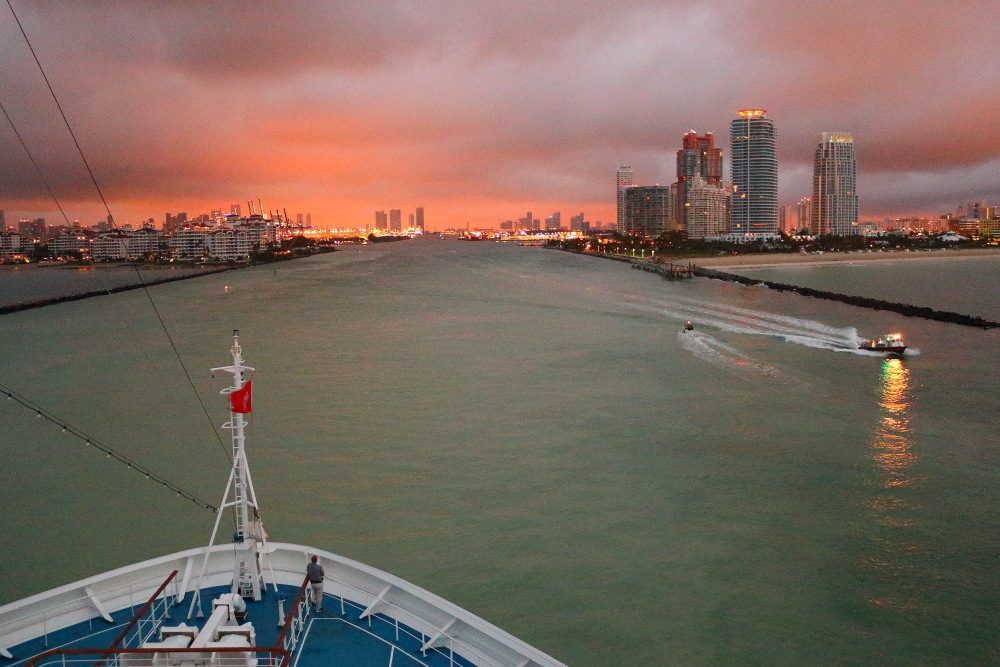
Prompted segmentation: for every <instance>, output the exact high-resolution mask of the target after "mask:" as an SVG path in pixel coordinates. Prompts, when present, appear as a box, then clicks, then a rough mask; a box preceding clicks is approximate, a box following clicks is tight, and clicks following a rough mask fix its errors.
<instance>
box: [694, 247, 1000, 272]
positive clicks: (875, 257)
mask: <svg viewBox="0 0 1000 667" xmlns="http://www.w3.org/2000/svg"><path fill="white" fill-rule="evenodd" d="M971 257H993V258H997V259H1000V248H997V249H993V248H968V249H964V250H917V251H905V250H893V251H888V252H870V253H869V252H837V253H828V254H823V255H799V254H793V253H774V254H759V255H732V256H722V257H697V258H691V259H677V260H675V261H677V262H691V263H692V264H696V265H698V266H704V267H706V268H713V269H744V270H746V269H773V268H784V267H788V268H791V267H796V266H798V267H803V268H806V267H812V266H827V265H830V264H839V263H843V262H847V263H849V264H855V263H860V262H895V261H905V262H909V261H915V260H931V259H968V258H971Z"/></svg>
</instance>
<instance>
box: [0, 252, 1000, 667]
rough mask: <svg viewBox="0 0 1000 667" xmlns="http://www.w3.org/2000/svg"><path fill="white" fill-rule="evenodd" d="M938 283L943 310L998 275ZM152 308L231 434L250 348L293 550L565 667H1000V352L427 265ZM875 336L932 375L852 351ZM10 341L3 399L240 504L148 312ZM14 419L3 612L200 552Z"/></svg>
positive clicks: (535, 268) (4, 447)
mask: <svg viewBox="0 0 1000 667" xmlns="http://www.w3.org/2000/svg"><path fill="white" fill-rule="evenodd" d="M944 264H948V266H947V267H940V266H938V265H935V267H934V271H936V272H937V273H936V276H937V278H936V279H937V280H941V281H944V282H943V283H942V284H944V285H947V286H948V288H949V289H950V288H952V287H955V286H962V288H963V289H968V287H969V285H970V284H982V285H985V284H988V281H990V280H992V281H994V282H995V279H996V278H1000V268H998V267H1000V263H995V264H989V265H984V264H976V265H975V268H974V269H970V268H969V266H970V265H969V264H968V263H964V264H963V263H960V262H958V263H948V262H944ZM990 271H992V273H989V272H990ZM984 272H985V274H984ZM773 276H774V277H776V278H777V279H787V280H788V282H792V280H791V279H790V277H789V275H788V274H787V273H785V274H782V273H780V272H775V273H774V274H773ZM984 276H985V277H984ZM227 286H228V289H227ZM817 286H820V287H823V286H824V285H817ZM825 286H826V287H827V288H832V285H825ZM153 295H154V298H155V299H156V302H157V305H158V307H159V309H160V311H161V313H162V315H163V318H164V320H165V321H166V323H167V325H168V327H169V328H170V331H171V333H172V335H173V336H174V340H175V343H176V345H177V347H178V349H179V351H180V353H181V356H182V357H183V358H184V360H185V363H186V364H187V365H188V367H189V369H190V370H191V373H192V377H193V379H194V381H195V384H196V386H197V387H198V390H199V392H200V393H201V395H202V396H203V397H205V400H206V402H207V404H208V406H209V410H210V412H211V414H212V417H213V420H214V421H215V422H216V423H221V422H222V421H223V420H224V419H225V417H226V413H225V402H224V401H223V400H222V398H221V397H219V396H218V395H217V393H216V392H217V391H218V390H219V389H221V388H222V387H223V386H224V380H223V379H222V378H219V379H216V380H213V379H212V378H211V377H210V376H209V374H208V372H207V369H208V368H209V367H211V366H218V365H222V364H224V363H226V362H227V358H228V357H227V355H228V345H229V336H230V334H231V329H233V328H238V329H240V333H241V339H242V342H243V344H244V347H245V352H246V356H247V359H248V362H249V363H250V365H252V366H254V367H255V368H256V369H257V375H256V381H255V384H254V389H255V396H254V408H255V411H254V413H253V415H252V428H251V431H250V445H249V447H250V456H251V461H252V464H253V467H254V471H255V483H256V488H257V493H258V496H259V497H260V500H261V503H262V505H263V510H264V511H263V516H264V520H265V524H266V526H267V528H268V531H269V533H270V535H271V538H272V539H275V540H281V541H289V542H299V543H305V544H311V545H315V546H317V547H321V548H325V549H329V550H331V551H334V552H337V553H341V554H343V555H345V556H348V557H351V558H355V559H358V560H360V561H363V562H366V563H369V564H371V565H374V566H376V567H379V568H382V569H384V570H387V571H389V572H392V573H393V574H396V575H399V576H401V577H403V578H406V579H408V580H410V581H413V582H414V583H416V584H419V585H421V586H423V587H425V588H427V589H429V590H431V591H432V592H434V593H437V594H439V595H442V596H443V597H445V598H447V599H449V600H451V601H453V602H455V603H457V604H459V605H461V606H463V607H465V608H467V609H469V610H470V611H472V612H474V613H476V614H478V615H480V616H482V617H484V618H485V619H487V620H488V621H490V622H492V623H494V624H496V625H498V626H500V627H501V628H503V629H505V630H508V631H509V632H512V633H513V634H515V635H516V636H518V637H520V638H522V639H524V640H525V641H527V642H529V643H531V644H533V645H535V646H537V647H538V648H540V649H542V650H543V651H546V652H547V653H549V654H551V655H552V656H554V657H555V658H557V659H559V660H561V661H563V662H565V663H566V664H568V665H571V666H572V667H588V666H594V667H597V666H599V665H617V664H636V665H639V664H643V665H661V664H662V665H728V664H762V665H829V664H843V665H872V664H879V665H904V664H905V665H914V664H917V665H921V664H927V665H939V664H943V663H955V664H988V663H995V662H996V661H997V660H998V658H1000V656H998V650H997V647H996V641H995V639H996V637H997V636H1000V621H998V619H997V615H996V613H995V612H996V606H997V593H996V586H995V581H996V567H997V564H998V559H997V539H996V535H997V533H998V528H1000V526H998V523H1000V521H998V519H997V508H998V507H1000V490H998V489H1000V484H998V482H1000V479H998V478H1000V473H998V465H997V464H998V459H1000V457H998V454H997V452H996V446H997V438H996V437H995V435H994V434H995V425H996V423H997V419H998V417H1000V414H998V412H1000V410H998V401H997V396H998V395H1000V386H998V384H1000V382H998V379H997V373H996V372H995V368H996V364H997V361H998V352H997V336H998V333H997V332H994V331H990V332H983V331H978V330H972V329H964V328H961V327H956V326H953V325H945V324H941V323H935V322H927V321H921V320H909V319H906V318H903V317H900V316H898V315H893V314H890V313H877V312H874V311H866V310H860V309H855V308H852V307H850V306H847V305H844V304H837V303H827V302H822V301H818V300H811V299H805V298H802V297H799V296H797V295H794V294H781V293H774V292H771V291H769V290H764V289H759V288H747V287H741V286H736V285H732V284H727V283H720V282H716V281H706V280H700V279H698V280H692V281H687V282H678V283H670V282H667V281H664V280H661V279H659V278H658V277H656V276H653V275H652V274H648V273H644V272H639V271H633V270H630V269H629V268H628V267H627V266H625V265H623V264H620V263H617V262H610V261H603V260H599V259H592V258H586V257H581V256H577V255H572V254H567V253H560V252H556V251H547V250H543V249H540V248H518V247H514V246H510V245H505V244H496V243H461V242H457V241H438V240H431V239H429V240H423V241H413V242H406V243H397V244H387V245H384V246H377V247H366V248H363V249H360V250H359V249H357V248H355V249H353V250H349V251H344V252H338V253H335V254H333V255H327V256H322V257H317V258H312V259H306V260H299V261H296V262H291V263H288V264H283V265H281V266H279V267H278V268H277V269H274V268H273V267H263V268H259V269H252V270H247V271H238V272H232V273H229V274H225V275H222V276H212V277H207V278H200V279H197V280H191V281H184V282H179V283H174V284H170V285H164V286H159V287H156V288H154V289H153ZM983 314H984V315H985V314H988V313H983ZM686 319H692V320H693V321H694V322H695V325H696V331H695V332H694V334H693V335H688V334H679V329H680V328H681V324H682V323H683V321H684V320H686ZM853 328H856V329H857V330H858V331H860V332H861V333H862V334H864V335H875V334H879V333H884V332H886V331H889V330H902V331H903V332H904V333H906V337H907V340H908V342H909V343H910V344H911V345H912V346H915V347H916V348H919V351H920V353H919V354H917V355H913V356H908V357H907V358H905V359H904V360H902V361H897V362H890V361H886V360H883V359H880V358H876V357H871V356H862V355H859V354H854V353H852V352H851V351H850V348H851V347H852V341H853V339H854V331H853ZM0 340H2V341H3V346H2V353H0V382H3V383H5V384H7V385H9V386H12V387H13V388H14V389H16V390H18V391H19V392H21V393H23V394H25V395H27V396H29V397H31V398H33V399H35V400H36V401H38V402H39V403H42V404H44V405H45V406H46V407H48V408H49V409H51V410H52V411H53V412H55V413H56V414H58V415H60V416H62V417H64V418H66V419H67V420H69V421H70V422H72V423H74V424H75V425H77V426H79V427H80V428H83V429H84V430H86V431H88V432H90V433H92V434H94V435H96V436H98V437H99V438H101V439H103V440H104V441H106V442H107V443H109V444H111V445H113V446H115V447H117V448H119V449H121V450H122V451H124V452H126V453H128V454H129V455H131V456H133V457H134V458H136V459H138V460H140V461H142V462H143V463H144V464H146V465H148V466H149V467H151V468H154V469H155V470H157V471H158V472H161V473H162V474H164V475H165V476H167V477H169V478H170V479H172V480H174V481H176V482H178V483H180V484H181V485H182V486H184V487H185V488H187V489H189V490H190V491H192V492H194V493H196V494H198V495H200V496H202V497H205V498H206V499H208V500H210V501H212V502H213V503H214V502H217V496H218V495H219V494H221V490H222V486H223V484H224V482H225V476H226V473H227V463H226V460H225V458H224V455H223V453H222V447H221V446H220V444H219V442H218V440H217V439H216V436H215V435H214V434H213V432H212V431H211V430H210V428H209V426H208V423H207V419H206V417H205V415H204V414H203V413H202V412H201V409H200V407H199V406H198V404H197V402H196V400H195V399H194V398H193V394H192V392H191V390H190V388H189V387H188V385H187V380H186V379H185V377H184V374H183V372H182V371H181V370H180V368H179V366H178V364H177V362H176V360H174V359H173V357H172V352H171V350H170V347H169V344H168V343H167V342H166V340H165V339H164V337H163V334H162V332H161V331H160V330H159V328H158V324H157V323H156V321H155V319H154V318H153V316H152V313H151V311H150V308H149V305H148V303H147V302H145V296H144V295H143V294H142V293H141V292H130V293H126V294H120V295H116V296H114V297H111V298H99V299H90V300H87V301H82V302H76V303H69V304H63V305H60V306H55V307H50V308H45V309H41V310H36V311H28V312H24V313H18V314H15V315H9V316H4V317H0ZM0 419H2V424H3V428H2V430H0V438H2V441H0V488H2V489H3V492H2V497H3V512H2V513H0V534H2V535H3V537H2V540H3V542H2V543H3V554H4V559H3V563H4V575H3V577H2V581H0V602H6V601H10V600H13V599H18V598H20V597H23V596H25V595H28V594H30V593H34V592H38V591H40V590H45V589H48V588H51V587H53V586H55V585H57V584H62V583H66V582H69V581H73V580H76V579H79V578H82V577H84V576H87V575H90V574H95V573H98V572H102V571H105V570H108V569H110V568H113V567H116V566H120V565H124V564H128V563H131V562H134V561H136V560H139V559H144V558H149V557H153V556H157V555H161V554H164V553H169V552H172V551H175V550H179V549H182V548H188V547H192V546H197V545H200V544H203V543H205V542H206V541H207V538H208V534H209V531H210V528H211V521H212V515H211V514H210V513H208V512H206V511H205V510H200V509H199V508H197V507H195V506H194V505H193V504H192V503H190V502H187V501H183V500H182V499H179V498H176V497H174V496H173V495H172V494H170V493H168V492H166V491H164V490H162V489H160V488H158V487H155V486H154V485H153V484H152V483H150V482H148V481H146V480H145V479H144V478H143V477H141V476H140V475H137V474H135V473H134V472H130V471H127V470H123V469H122V466H121V465H120V464H115V463H113V462H112V461H110V460H108V459H106V458H104V457H103V456H102V455H99V454H97V453H95V452H94V451H93V450H91V449H88V448H86V447H85V446H84V445H83V444H81V443H79V441H76V440H74V439H71V438H69V437H68V436H67V435H66V434H62V433H61V432H60V431H59V429H58V428H56V427H53V426H50V425H47V424H46V423H45V422H44V421H42V420H38V419H37V418H36V417H35V415H34V414H33V413H31V412H27V411H25V410H24V409H23V408H21V407H19V406H17V405H16V404H13V403H10V402H6V401H2V402H0Z"/></svg>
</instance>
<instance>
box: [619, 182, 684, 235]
mask: <svg viewBox="0 0 1000 667" xmlns="http://www.w3.org/2000/svg"><path fill="white" fill-rule="evenodd" d="M624 199H625V211H624V220H623V222H622V225H623V227H622V228H621V233H622V234H626V235H630V236H659V235H660V234H662V233H664V232H670V231H674V230H676V229H678V228H679V225H678V223H677V184H676V183H675V184H674V185H672V186H670V185H639V186H632V187H630V188H627V189H626V190H625V197H624Z"/></svg>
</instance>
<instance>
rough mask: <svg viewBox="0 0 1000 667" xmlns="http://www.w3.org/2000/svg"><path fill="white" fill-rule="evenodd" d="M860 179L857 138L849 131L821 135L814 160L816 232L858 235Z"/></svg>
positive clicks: (813, 202) (813, 197) (814, 219)
mask: <svg viewBox="0 0 1000 667" xmlns="http://www.w3.org/2000/svg"><path fill="white" fill-rule="evenodd" d="M857 179H858V163H857V160H856V159H855V157H854V138H853V137H852V136H851V135H850V134H848V133H847V132H824V133H822V134H821V135H819V143H818V144H817V145H816V157H815V159H814V160H813V196H812V215H811V218H812V226H813V233H815V234H837V235H839V236H847V235H849V234H857V233H858V191H857V189H856V188H857Z"/></svg>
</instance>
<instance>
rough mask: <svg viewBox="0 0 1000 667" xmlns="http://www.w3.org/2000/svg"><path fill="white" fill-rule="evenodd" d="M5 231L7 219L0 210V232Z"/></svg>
mask: <svg viewBox="0 0 1000 667" xmlns="http://www.w3.org/2000/svg"><path fill="white" fill-rule="evenodd" d="M6 229H7V217H6V216H5V215H4V213H3V209H2V208H0V232H3V231H6Z"/></svg>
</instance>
